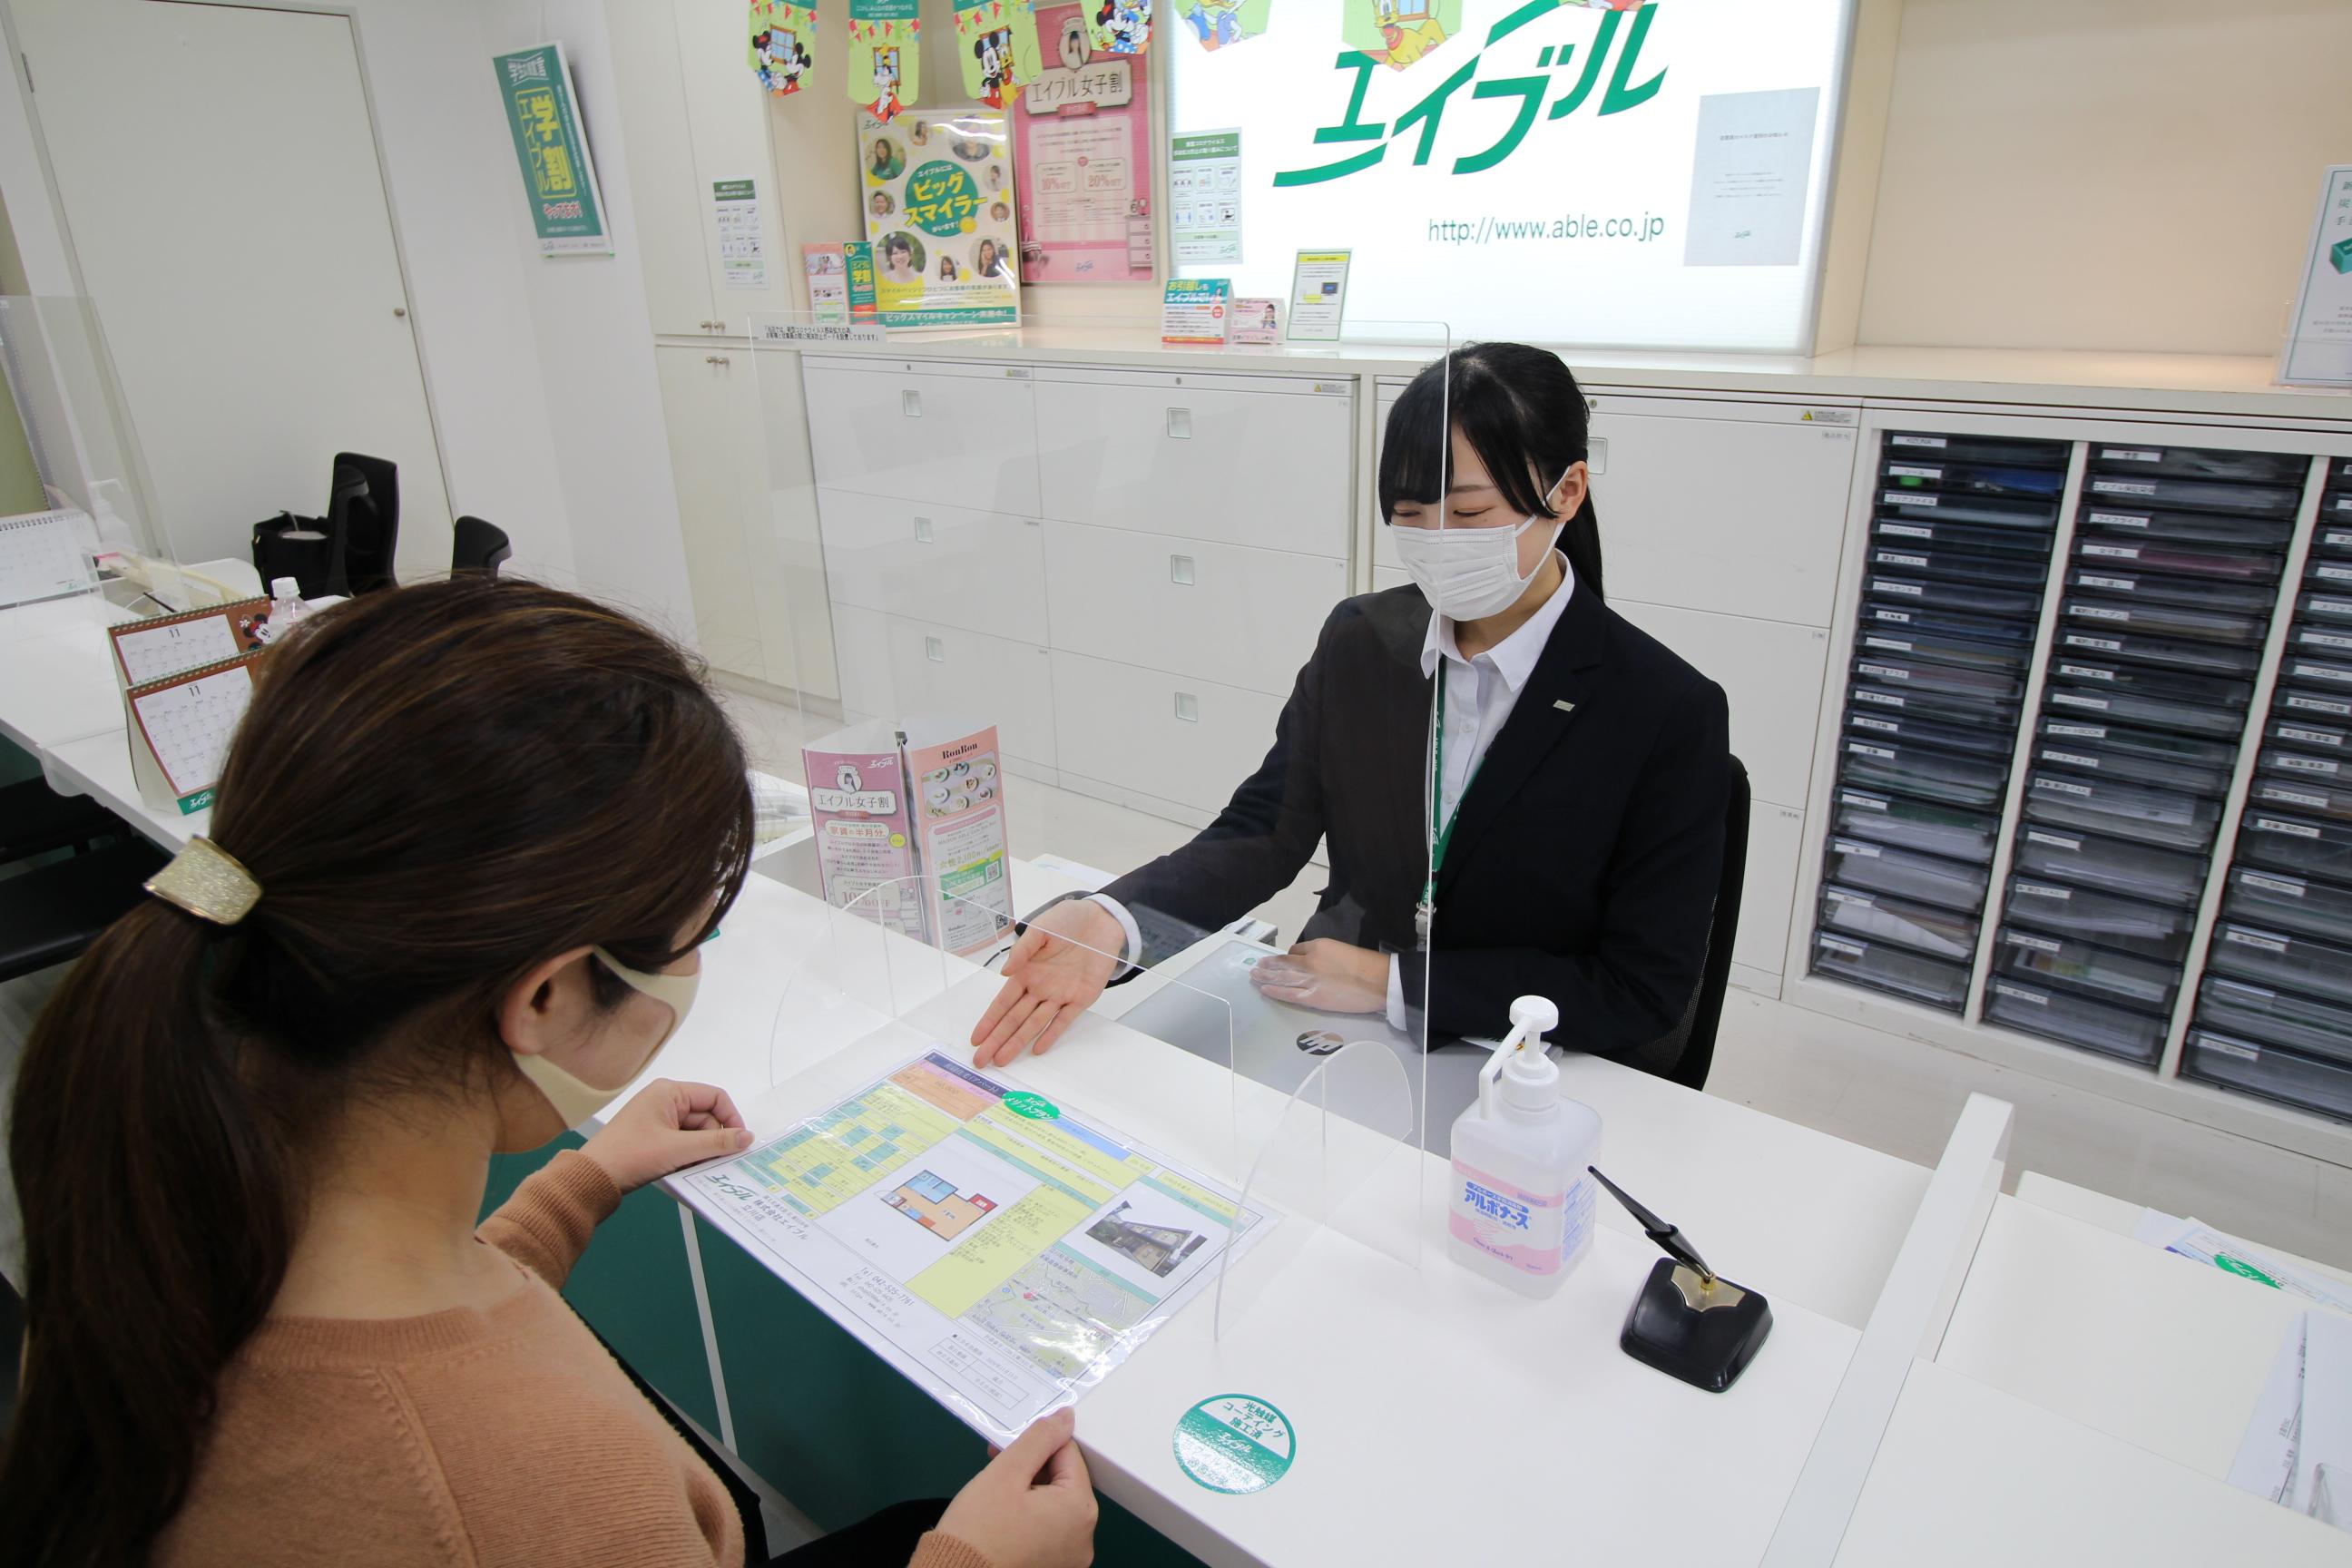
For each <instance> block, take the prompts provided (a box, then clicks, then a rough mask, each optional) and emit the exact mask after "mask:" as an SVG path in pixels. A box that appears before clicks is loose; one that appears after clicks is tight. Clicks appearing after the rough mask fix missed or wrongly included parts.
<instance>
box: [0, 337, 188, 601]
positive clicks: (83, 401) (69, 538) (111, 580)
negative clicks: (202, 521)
mask: <svg viewBox="0 0 2352 1568" xmlns="http://www.w3.org/2000/svg"><path fill="white" fill-rule="evenodd" d="M0 378H5V390H0V395H5V399H6V401H7V403H8V405H9V406H8V408H7V409H6V410H5V411H0V605H23V604H30V603H37V602H39V603H44V604H45V605H46V608H44V609H43V610H42V611H41V612H40V614H39V615H37V616H18V617H13V620H14V622H15V624H16V629H17V630H18V631H20V632H21V631H23V630H25V629H26V627H31V626H47V625H48V624H50V623H52V622H54V621H56V620H57V619H58V617H59V616H65V615H68V614H77V613H88V614H90V615H93V616H98V617H99V618H101V619H104V618H108V615H109V612H108V610H107V607H106V605H105V602H104V600H105V599H106V598H113V599H118V600H120V601H121V602H122V603H124V604H126V605H127V604H131V603H132V602H133V601H134V600H135V601H138V602H139V607H142V608H144V609H148V610H152V609H154V608H156V607H157V606H156V604H155V603H152V602H147V601H145V600H143V599H142V598H141V595H142V594H144V593H146V592H148V591H151V590H152V591H160V592H161V593H162V594H163V595H165V599H166V601H170V602H173V603H174V605H175V607H178V601H179V600H181V599H183V598H184V595H185V593H186V590H185V589H184V588H183V586H182V579H181V577H180V574H179V572H178V569H177V567H178V563H177V561H176V558H175V555H174V552H173V549H172V547H171V542H170V541H169V539H168V538H166V537H165V536H164V534H163V531H162V529H161V528H160V527H158V526H157V525H156V524H155V522H154V521H153V511H152V506H151V504H150V500H149V497H148V494H147V487H146V481H145V477H144V476H145V469H144V466H143V463H142V458H141V456H140V452H139V446H138V441H137V438H136V437H135V435H134V434H133V432H132V430H131V423H130V420H129V418H128V417H127V416H126V415H125V413H124V405H123V401H122V396H121V386H120V384H119V383H118V381H117V379H116V377H115V374H114V367H113V363H112V361H111V359H110V357H109V355H108V353H107V348H106V342H105V338H104V336H103V334H102V333H101V332H100V330H99V325H98V319H97V316H96V314H95V312H94V311H93V310H91V308H90V303H89V300H83V299H78V298H51V297H38V298H36V297H31V296H24V295H9V296H0ZM196 589H197V592H198V593H199V595H202V594H203V591H204V589H205V584H201V583H200V584H196ZM102 595H103V596H102ZM74 601H82V603H80V604H79V606H78V607H77V605H76V604H75V603H74ZM7 635H8V633H7V632H5V631H0V637H5V636H7Z"/></svg>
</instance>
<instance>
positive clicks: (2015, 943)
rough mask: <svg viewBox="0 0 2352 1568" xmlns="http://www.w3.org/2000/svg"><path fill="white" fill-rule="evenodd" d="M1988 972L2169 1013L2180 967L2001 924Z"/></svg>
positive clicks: (2006, 977)
mask: <svg viewBox="0 0 2352 1568" xmlns="http://www.w3.org/2000/svg"><path fill="white" fill-rule="evenodd" d="M1992 952H1993V958H1992V972H1993V973H1995V974H1997V975H1999V976H2000V977H2002V978H2003V979H2008V980H2015V981H2021V982H2022V983H2023V984H2027V985H2046V986H2051V987H2053V988H2055V989H2057V990H2061V991H2071V992H2074V993H2075V994H2079V995H2084V996H2088V997H2089V998H2091V1000H2093V1001H2094V1002H2105V1003H2107V1004H2108V1005H2112V1006H2117V1007H2140V1008H2146V1009H2147V1010H2149V1011H2151V1012H2157V1013H2164V1014H2170V1013H2171V1011H2172V1003H2173V999H2174V998H2175V997H2177V996H2178V995H2179V994H2180V966H2179V965H2178V964H2173V963H2157V962H2156V961H2155V960H2154V959H2147V958H2135V957H2133V956H2132V955H2131V954H2129V953H2126V952H2110V951H2109V950H2108V949H2106V948H2103V947H2094V946H2093V945H2091V944H2090V943H2089V942H2077V941H2075V940H2074V939H2072V938H2069V937H2061V936H2049V935H2046V934H2044V933H2043V932H2041V931H2021V930H2019V929H2018V928H2016V927H2014V926H2010V927H2006V928H2004V929H2003V930H2002V931H2001V933H2000V935H1999V936H1998V937H1995V938H1994V939H1993V949H1992Z"/></svg>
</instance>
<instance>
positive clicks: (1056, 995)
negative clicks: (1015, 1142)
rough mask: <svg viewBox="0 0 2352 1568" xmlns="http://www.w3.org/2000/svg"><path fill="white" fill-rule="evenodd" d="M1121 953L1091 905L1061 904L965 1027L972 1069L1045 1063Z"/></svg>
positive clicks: (1114, 929) (1117, 939)
mask: <svg viewBox="0 0 2352 1568" xmlns="http://www.w3.org/2000/svg"><path fill="white" fill-rule="evenodd" d="M1126 946H1127V932H1126V931H1125V930H1124V929H1123V928H1122V927H1121V926H1120V925H1119V923H1118V919H1117V917H1115V916H1114V915H1112V913H1111V912H1110V911H1109V910H1107V909H1104V908H1103V907H1102V906H1101V905H1100V904H1098V903H1096V902H1095V901H1094V900H1092V899H1065V900H1063V901H1062V902H1060V903H1058V904H1055V906H1054V907H1053V908H1051V909H1049V910H1045V912H1044V913H1043V914H1041V915H1039V916H1038V917H1037V918H1036V919H1035V920H1034V921H1030V922H1029V929H1028V930H1027V931H1024V932H1023V933H1022V936H1021V940H1020V941H1019V942H1014V943H1013V951H1012V952H1010V953H1009V954H1007V955H1006V957H1005V960H1004V989H1003V990H1002V991H999V992H998V993H997V994H996V1000H995V1001H993V1002H991V1003H990V1004H989V1005H988V1011H987V1012H985V1013H983V1014H982V1015H981V1016H980V1022H979V1023H978V1024H975V1025H974V1026H972V1031H971V1044H972V1053H971V1065H972V1066H974V1067H976V1068H986V1067H1003V1065H1004V1064H1005V1063H1007V1062H1009V1061H1011V1060H1013V1058H1015V1057H1018V1056H1019V1055H1020V1054H1021V1053H1022V1052H1023V1051H1028V1050H1034V1051H1035V1052H1036V1053H1037V1054H1038V1055H1039V1056H1041V1057H1042V1056H1044V1055H1045V1053H1046V1052H1047V1051H1048V1050H1051V1049H1052V1048H1053V1045H1054V1042H1055V1040H1058V1039H1060V1038H1061V1037H1062V1034H1063V1031H1064V1030H1066V1029H1067V1028H1068V1027H1069V1026H1071V1025H1072V1024H1074V1023H1076V1021H1077V1018H1078V1015H1079V1014H1081V1013H1084V1012H1085V1011H1086V1010H1087V1008H1089V1007H1091V1006H1093V1005H1095V999H1096V998H1097V997H1098V996H1100V995H1101V994H1103V987H1104V986H1106V985H1108V984H1110V977H1111V973H1112V971H1114V970H1116V969H1117V968H1118V963H1119V961H1118V959H1117V958H1116V957H1114V956H1113V954H1115V953H1118V952H1121V951H1122V950H1124V949H1125V947H1126Z"/></svg>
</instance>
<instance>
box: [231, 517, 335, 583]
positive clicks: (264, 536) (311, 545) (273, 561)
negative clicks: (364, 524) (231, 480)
mask: <svg viewBox="0 0 2352 1568" xmlns="http://www.w3.org/2000/svg"><path fill="white" fill-rule="evenodd" d="M253 569H254V571H256V572H257V573H259V574H260V575H261V585H262V587H263V588H264V589H265V590H266V589H267V588H268V586H269V584H272V583H275V582H276V581H278V578H280V577H291V578H293V579H294V582H295V584H296V585H297V586H298V587H299V589H300V591H301V595H302V596H303V597H304V598H306V599H321V598H324V597H326V596H327V595H330V594H341V593H345V592H347V591H348V589H347V587H346V584H345V583H344V580H343V536H342V534H341V532H340V531H338V530H337V529H336V528H335V527H334V526H333V525H331V524H330V523H329V522H328V521H327V520H326V519H324V518H319V517H297V516H295V515H294V514H293V513H292V512H290V511H281V512H279V513H278V515H277V516H276V517H272V518H267V519H264V520H263V521H260V522H257V523H255V524H254V525H253Z"/></svg>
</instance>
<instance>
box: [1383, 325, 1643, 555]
mask: <svg viewBox="0 0 2352 1568" xmlns="http://www.w3.org/2000/svg"><path fill="white" fill-rule="evenodd" d="M1454 429H1459V430H1460V431H1461V432H1462V434H1463V435H1464V436H1465V437H1466V438H1467V439H1468V440H1469V442H1470V449H1471V450H1472V451H1474V452H1475V453H1477V454H1478V460H1479V461H1480V462H1482V463H1484V464H1486V472H1487V474H1488V475H1489V476H1490V477H1492V479H1494V481H1495V489H1496V490H1498V491H1499V492H1501V494H1502V497H1503V500H1504V501H1505V502H1506V503H1507V504H1508V506H1509V507H1510V509H1511V510H1513V511H1515V512H1517V513H1518V514H1519V515H1520V516H1521V517H1558V516H1559V513H1558V512H1556V511H1554V510H1551V507H1550V505H1549V498H1548V494H1547V489H1546V487H1549V486H1551V485H1554V484H1557V483H1558V482H1559V477H1560V475H1561V474H1563V473H1565V472H1566V471H1567V470H1568V468H1570V465H1572V464H1575V463H1580V462H1582V461H1583V460H1584V458H1585V456H1586V452H1587V445H1588V441H1589V438H1590V432H1591V408H1590V407H1589V406H1588V405H1587V404H1586V403H1585V401H1584V390H1583V388H1581V387H1580V386H1578V385H1577V384H1576V376H1575V375H1574V374H1572V373H1571V372H1570V370H1569V368H1568V366H1567V364H1566V363H1564V362H1563V361H1562V360H1561V359H1560V357H1559V355H1558V354H1556V353H1552V352H1551V351H1550V350H1549V349H1538V348H1530V347H1528V345H1527V344H1526V343H1473V344H1471V345H1470V346H1469V347H1467V348H1461V349H1456V350H1454V352H1453V353H1450V354H1448V355H1446V357H1445V358H1444V359H1443V360H1441V361H1439V362H1438V363H1435V364H1433V365H1430V366H1428V367H1426V368H1425V369H1423V371H1422V373H1421V374H1419V375H1416V376H1414V377H1413V378H1412V384H1411V385H1409V386H1407V387H1406V388H1405V389H1404V395H1402V396H1401V397H1399V398H1398V399H1397V401H1396V406H1395V407H1394V408H1392V409H1391V410H1390V411H1389V427H1388V434H1387V437H1386V441H1385V445H1383V446H1382V447H1381V521H1384V522H1385V521H1388V520H1389V519H1390V518H1391V517H1392V516H1394V515H1395V513H1396V509H1397V503H1398V502H1400V501H1416V502H1419V503H1420V504H1421V505H1423V506H1435V505H1436V504H1437V502H1438V500H1439V498H1441V497H1442V496H1444V494H1445V492H1446V489H1447V488H1448V487H1449V486H1450V485H1451V484H1452V483H1453V479H1454V475H1453V468H1454V442H1453V439H1452V431H1453V430H1454ZM1559 548H1560V550H1561V552H1563V553H1565V554H1566V555H1567V556H1568V563H1569V565H1570V568H1571V569H1573V570H1574V572H1575V573H1576V585H1577V588H1578V590H1579V591H1582V590H1585V589H1588V588H1589V589H1591V592H1592V596H1593V597H1594V598H1596V599H1601V598H1605V597H1606V595H1603V594H1602V593H1601V519H1600V515H1599V514H1598V513H1596V512H1595V511H1594V510H1592V487H1591V485H1590V484H1587V485H1586V486H1585V487H1584V501H1583V504H1582V505H1580V506H1579V507H1578V508H1577V509H1576V514H1575V515H1574V516H1573V517H1570V519H1569V520H1568V526H1567V527H1565V528H1563V529H1561V530H1560V535H1559Z"/></svg>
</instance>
